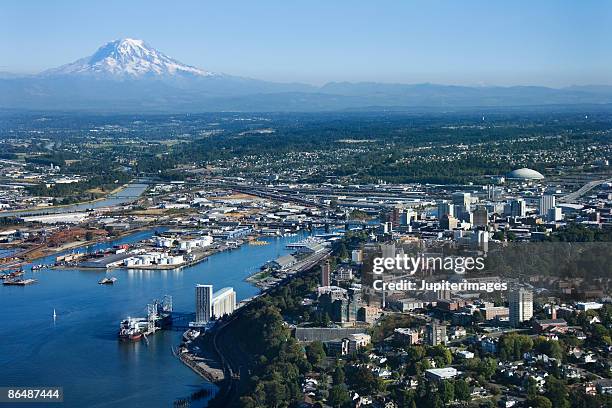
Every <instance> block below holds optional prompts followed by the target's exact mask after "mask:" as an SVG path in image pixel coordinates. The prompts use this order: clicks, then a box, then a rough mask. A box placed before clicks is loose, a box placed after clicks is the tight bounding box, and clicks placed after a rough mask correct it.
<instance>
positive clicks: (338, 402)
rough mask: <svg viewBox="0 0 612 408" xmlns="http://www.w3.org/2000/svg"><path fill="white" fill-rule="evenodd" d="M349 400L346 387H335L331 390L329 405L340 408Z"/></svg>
mask: <svg viewBox="0 0 612 408" xmlns="http://www.w3.org/2000/svg"><path fill="white" fill-rule="evenodd" d="M349 400H350V396H349V393H348V391H347V389H346V387H345V386H344V385H334V386H332V387H331V388H330V390H329V396H328V397H327V403H328V404H329V405H331V406H332V407H336V408H339V407H341V406H343V405H344V404H346V403H347V402H348V401H349Z"/></svg>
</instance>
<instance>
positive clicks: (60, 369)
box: [0, 232, 303, 408]
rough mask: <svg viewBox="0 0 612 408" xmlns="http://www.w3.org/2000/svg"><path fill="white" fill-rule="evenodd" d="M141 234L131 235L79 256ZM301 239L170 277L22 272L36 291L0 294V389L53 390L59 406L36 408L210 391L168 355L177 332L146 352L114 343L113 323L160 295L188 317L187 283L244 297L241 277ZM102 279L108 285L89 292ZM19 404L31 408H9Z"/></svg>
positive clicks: (153, 341)
mask: <svg viewBox="0 0 612 408" xmlns="http://www.w3.org/2000/svg"><path fill="white" fill-rule="evenodd" d="M151 235H152V232H143V233H138V234H135V235H132V236H130V237H126V238H124V239H120V240H118V241H114V242H111V243H105V244H98V245H95V246H93V247H91V248H87V249H85V248H84V249H81V250H93V249H98V248H104V247H109V246H112V245H113V244H116V243H121V242H133V241H136V240H139V239H143V238H146V237H149V236H151ZM301 238H303V235H302V236H295V237H286V238H264V239H266V240H268V241H270V242H271V244H269V245H265V246H250V245H243V246H242V247H241V248H239V249H237V250H234V251H231V252H223V253H219V254H216V255H213V256H212V257H210V258H209V260H208V261H205V262H202V263H200V264H197V265H194V266H192V267H189V268H186V269H183V270H180V271H125V270H117V271H112V272H109V273H107V272H105V271H100V272H98V271H85V270H43V271H39V272H28V273H26V277H32V276H33V277H35V278H36V279H38V283H36V284H34V285H31V286H26V287H12V286H0V310H2V312H3V314H2V316H1V317H0V319H1V320H0V386H62V387H64V403H63V404H43V405H44V406H61V407H66V408H67V407H127V406H134V407H143V406H147V407H169V406H172V403H173V402H174V401H175V400H176V399H177V398H184V397H187V396H189V395H190V394H191V393H192V392H194V391H197V390H198V389H200V388H202V387H212V388H214V387H213V386H212V385H211V384H208V383H206V382H205V381H204V380H203V379H201V378H200V377H199V376H197V375H196V374H195V373H193V372H192V371H191V370H190V369H189V368H187V367H186V366H184V365H183V364H182V363H181V362H180V361H179V360H178V359H177V358H176V357H174V356H173V355H172V352H171V347H172V346H176V345H177V344H178V343H179V342H180V337H181V333H180V332H173V331H162V332H158V333H157V334H155V335H153V336H150V337H149V340H150V342H149V344H148V345H147V344H146V343H144V342H140V343H120V342H119V341H118V340H117V336H116V335H117V327H118V324H119V321H120V320H121V319H123V318H125V317H126V316H128V315H130V316H144V315H145V314H146V311H145V308H146V304H147V302H149V301H150V300H151V299H154V298H161V297H162V295H164V294H169V295H172V296H173V302H174V310H175V311H177V312H193V311H194V309H195V293H194V292H195V289H194V287H195V284H196V283H212V284H213V285H214V289H215V290H216V289H218V288H221V287H224V286H232V287H234V289H235V290H236V292H237V295H238V299H239V300H240V299H244V298H247V297H250V296H252V295H254V294H256V293H257V292H258V289H256V288H255V287H253V286H251V285H250V284H248V283H246V282H244V278H245V277H247V276H248V275H250V274H251V273H252V272H253V271H254V270H256V269H258V268H259V267H260V266H261V265H263V264H264V263H265V262H266V261H268V260H270V259H273V258H275V257H277V256H280V255H283V254H286V253H288V252H289V251H288V250H287V249H285V245H286V244H287V243H288V242H293V241H296V240H299V239H301ZM54 258H55V256H53V257H49V258H46V259H43V260H37V261H36V262H35V263H49V262H53V261H54ZM105 275H112V276H116V277H117V278H118V281H117V282H116V283H115V285H98V283H97V282H98V280H100V279H101V278H102V277H103V276H105ZM54 308H55V309H56V312H57V320H56V321H55V322H54V321H53V317H52V315H53V309H54ZM204 404H205V401H201V405H204ZM27 405H32V406H40V404H19V406H21V407H25V406H27ZM192 406H198V405H197V404H194V405H192Z"/></svg>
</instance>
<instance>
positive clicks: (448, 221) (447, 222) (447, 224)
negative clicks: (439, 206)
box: [439, 215, 459, 230]
mask: <svg viewBox="0 0 612 408" xmlns="http://www.w3.org/2000/svg"><path fill="white" fill-rule="evenodd" d="M439 224H440V228H443V229H445V230H454V229H455V228H457V226H458V225H459V220H457V219H456V218H455V217H453V216H452V215H443V216H442V218H440V222H439Z"/></svg>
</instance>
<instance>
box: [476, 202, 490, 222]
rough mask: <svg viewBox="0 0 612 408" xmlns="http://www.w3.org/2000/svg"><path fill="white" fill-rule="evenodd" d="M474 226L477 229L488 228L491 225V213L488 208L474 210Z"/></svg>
mask: <svg viewBox="0 0 612 408" xmlns="http://www.w3.org/2000/svg"><path fill="white" fill-rule="evenodd" d="M473 224H474V226H475V227H486V226H487V225H488V224H489V211H487V209H486V207H484V206H479V207H477V208H476V209H475V210H474V213H473Z"/></svg>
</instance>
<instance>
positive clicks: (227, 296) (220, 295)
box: [212, 287, 236, 319]
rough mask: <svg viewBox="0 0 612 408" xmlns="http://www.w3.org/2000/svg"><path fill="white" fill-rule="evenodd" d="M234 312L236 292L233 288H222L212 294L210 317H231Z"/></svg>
mask: <svg viewBox="0 0 612 408" xmlns="http://www.w3.org/2000/svg"><path fill="white" fill-rule="evenodd" d="M234 310H236V292H235V291H234V288H229V287H228V288H223V289H219V290H218V291H216V292H215V293H213V303H212V315H213V316H214V317H215V318H217V319H218V318H220V317H223V316H224V315H231V314H232V313H234Z"/></svg>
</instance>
